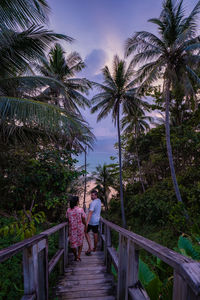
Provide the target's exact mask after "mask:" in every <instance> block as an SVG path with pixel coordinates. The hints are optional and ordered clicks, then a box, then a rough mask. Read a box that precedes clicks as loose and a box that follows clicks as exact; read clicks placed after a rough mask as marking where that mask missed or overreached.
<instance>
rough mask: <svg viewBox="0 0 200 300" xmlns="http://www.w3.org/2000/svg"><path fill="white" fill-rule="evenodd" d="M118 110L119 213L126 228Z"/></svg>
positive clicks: (118, 113)
mask: <svg viewBox="0 0 200 300" xmlns="http://www.w3.org/2000/svg"><path fill="white" fill-rule="evenodd" d="M119 115H120V111H119V109H118V112H117V133H118V147H119V182H120V202H121V213H122V225H123V227H124V228H126V217H125V211H124V199H123V184H122V155H121V154H122V149H121V135H120V122H119Z"/></svg>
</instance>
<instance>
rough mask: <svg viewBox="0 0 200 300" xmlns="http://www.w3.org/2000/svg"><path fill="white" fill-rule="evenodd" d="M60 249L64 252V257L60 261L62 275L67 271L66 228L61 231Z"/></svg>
mask: <svg viewBox="0 0 200 300" xmlns="http://www.w3.org/2000/svg"><path fill="white" fill-rule="evenodd" d="M58 247H59V249H60V250H61V249H62V250H63V255H62V256H61V257H60V261H59V272H60V275H62V274H64V271H65V264H66V263H65V257H64V255H65V227H63V228H61V229H60V230H59V246H58Z"/></svg>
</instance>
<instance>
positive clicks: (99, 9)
mask: <svg viewBox="0 0 200 300" xmlns="http://www.w3.org/2000/svg"><path fill="white" fill-rule="evenodd" d="M162 2H163V1H162V0H49V1H48V3H49V5H50V7H51V15H50V27H51V29H53V30H54V31H56V32H59V33H64V34H66V35H69V36H71V37H73V38H74V39H75V42H74V43H73V44H71V45H70V44H63V46H64V48H65V50H66V52H67V53H69V52H71V51H78V52H79V53H80V55H81V56H82V58H83V59H84V60H85V62H86V64H87V68H86V69H85V71H84V72H83V76H84V77H87V78H88V79H91V80H96V81H100V79H101V76H100V71H101V68H102V67H103V66H104V65H106V64H108V65H109V66H110V65H111V62H112V59H113V56H114V55H115V54H118V55H119V56H120V57H121V58H123V55H124V53H123V49H124V43H125V41H126V39H127V38H128V37H130V36H131V35H132V34H133V33H134V32H135V31H140V30H147V31H152V32H155V26H154V25H153V24H151V23H148V22H147V20H148V19H150V18H152V17H158V16H159V14H160V11H161V7H162ZM196 3H197V0H185V1H184V6H185V10H186V12H190V11H191V9H192V8H193V7H194V6H195V4H196ZM83 115H84V117H85V118H86V119H87V121H88V122H89V124H90V126H91V127H92V128H93V132H94V134H95V135H96V138H97V142H96V144H95V147H94V152H93V153H89V156H88V160H89V163H90V170H93V169H94V167H95V166H96V165H97V164H98V163H103V162H104V161H105V162H108V161H109V156H110V155H113V154H116V152H115V150H113V144H114V143H115V142H116V141H117V137H116V129H115V128H114V126H113V124H112V120H111V118H110V117H108V118H106V119H104V120H103V121H101V122H99V123H96V115H91V114H90V112H89V110H86V111H84V112H83ZM81 161H82V158H81Z"/></svg>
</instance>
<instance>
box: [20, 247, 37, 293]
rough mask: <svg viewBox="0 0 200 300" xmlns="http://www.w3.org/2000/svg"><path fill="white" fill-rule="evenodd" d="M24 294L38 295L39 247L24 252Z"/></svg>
mask: <svg viewBox="0 0 200 300" xmlns="http://www.w3.org/2000/svg"><path fill="white" fill-rule="evenodd" d="M23 278H24V294H25V296H26V295H32V294H36V297H37V295H38V252H37V245H33V246H31V247H29V248H25V249H24V250H23Z"/></svg>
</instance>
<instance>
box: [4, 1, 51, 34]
mask: <svg viewBox="0 0 200 300" xmlns="http://www.w3.org/2000/svg"><path fill="white" fill-rule="evenodd" d="M49 11H50V8H49V6H48V4H47V1H46V0H23V1H21V0H1V1H0V24H4V25H5V26H6V27H9V28H12V29H13V28H14V29H16V28H19V27H21V28H27V27H29V26H30V23H32V24H37V25H38V24H41V23H42V24H43V23H46V22H47V21H48V13H49Z"/></svg>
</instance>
